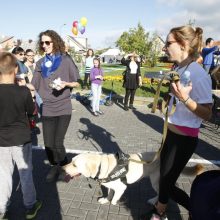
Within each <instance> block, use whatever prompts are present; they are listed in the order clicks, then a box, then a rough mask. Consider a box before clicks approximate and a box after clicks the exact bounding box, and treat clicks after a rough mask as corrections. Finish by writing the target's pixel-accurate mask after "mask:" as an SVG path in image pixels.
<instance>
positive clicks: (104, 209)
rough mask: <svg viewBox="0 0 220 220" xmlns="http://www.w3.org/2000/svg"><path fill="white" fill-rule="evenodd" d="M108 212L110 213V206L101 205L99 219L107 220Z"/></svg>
mask: <svg viewBox="0 0 220 220" xmlns="http://www.w3.org/2000/svg"><path fill="white" fill-rule="evenodd" d="M108 211H109V206H106V205H101V206H100V208H99V211H98V215H97V219H107V213H108Z"/></svg>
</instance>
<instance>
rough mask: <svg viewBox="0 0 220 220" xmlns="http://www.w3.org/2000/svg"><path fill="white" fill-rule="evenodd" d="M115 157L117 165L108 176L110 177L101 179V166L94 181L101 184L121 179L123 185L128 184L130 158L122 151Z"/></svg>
mask: <svg viewBox="0 0 220 220" xmlns="http://www.w3.org/2000/svg"><path fill="white" fill-rule="evenodd" d="M115 157H116V159H117V165H116V167H115V168H114V169H113V170H112V171H111V173H110V174H109V175H108V177H106V178H104V179H99V175H100V170H101V164H100V165H99V169H98V172H97V174H96V176H95V178H94V180H96V181H98V182H99V183H107V182H111V181H114V180H117V179H121V181H122V182H123V183H125V184H126V183H127V179H126V174H127V172H128V162H129V158H130V156H129V155H128V154H125V153H123V152H122V151H120V152H117V153H116V154H115Z"/></svg>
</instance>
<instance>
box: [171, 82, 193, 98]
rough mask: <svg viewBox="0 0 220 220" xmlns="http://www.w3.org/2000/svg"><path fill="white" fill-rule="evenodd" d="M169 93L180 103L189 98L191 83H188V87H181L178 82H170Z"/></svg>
mask: <svg viewBox="0 0 220 220" xmlns="http://www.w3.org/2000/svg"><path fill="white" fill-rule="evenodd" d="M170 89H171V92H172V93H173V94H174V95H175V96H176V97H177V98H178V99H179V100H180V101H182V102H184V101H185V100H187V99H188V98H189V93H190V92H191V90H192V83H189V85H188V86H185V87H184V86H183V85H181V84H180V81H178V82H176V83H175V82H172V83H171V86H170Z"/></svg>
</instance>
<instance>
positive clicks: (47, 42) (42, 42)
mask: <svg viewBox="0 0 220 220" xmlns="http://www.w3.org/2000/svg"><path fill="white" fill-rule="evenodd" d="M51 43H52V41H41V42H40V45H41V46H43V45H44V44H46V45H47V46H49V45H50V44H51Z"/></svg>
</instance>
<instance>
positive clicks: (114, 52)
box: [100, 48, 121, 57]
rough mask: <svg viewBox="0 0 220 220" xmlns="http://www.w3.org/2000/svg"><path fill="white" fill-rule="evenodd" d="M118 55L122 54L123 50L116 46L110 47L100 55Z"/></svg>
mask: <svg viewBox="0 0 220 220" xmlns="http://www.w3.org/2000/svg"><path fill="white" fill-rule="evenodd" d="M118 55H121V51H120V50H119V49H118V48H115V49H108V50H107V51H105V52H104V53H102V54H101V55H100V57H104V56H118Z"/></svg>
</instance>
